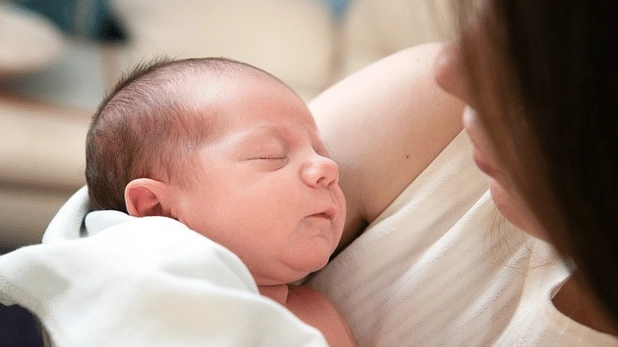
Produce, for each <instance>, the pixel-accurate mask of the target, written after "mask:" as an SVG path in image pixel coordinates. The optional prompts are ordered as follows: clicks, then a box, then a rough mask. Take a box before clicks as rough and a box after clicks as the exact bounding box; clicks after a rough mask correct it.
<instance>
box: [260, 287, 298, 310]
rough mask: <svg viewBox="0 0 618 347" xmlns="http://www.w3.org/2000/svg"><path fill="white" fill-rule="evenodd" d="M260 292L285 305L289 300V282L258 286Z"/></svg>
mask: <svg viewBox="0 0 618 347" xmlns="http://www.w3.org/2000/svg"><path fill="white" fill-rule="evenodd" d="M258 290H259V291H260V294H262V295H264V296H265V297H268V298H271V299H273V300H275V301H276V302H278V303H280V304H282V305H285V304H287V302H288V293H289V291H290V288H289V287H288V285H287V284H278V285H274V286H258Z"/></svg>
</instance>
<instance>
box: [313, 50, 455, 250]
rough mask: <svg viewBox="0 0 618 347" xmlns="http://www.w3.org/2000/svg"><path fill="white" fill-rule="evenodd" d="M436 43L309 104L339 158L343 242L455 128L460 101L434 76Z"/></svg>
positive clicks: (357, 75) (354, 76)
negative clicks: (344, 206)
mask: <svg viewBox="0 0 618 347" xmlns="http://www.w3.org/2000/svg"><path fill="white" fill-rule="evenodd" d="M440 47H441V45H440V44H426V45H421V46H415V47H412V48H409V49H406V50H404V51H401V52H399V53H396V54H394V55H391V56H389V57H387V58H384V59H382V60H380V61H378V62H376V63H374V64H372V65H370V66H368V67H366V68H364V69H363V70H361V71H359V72H357V73H355V74H352V75H351V76H349V77H347V78H345V79H344V80H342V81H341V82H339V83H338V84H336V85H335V86H333V87H331V88H330V89H328V90H326V91H325V92H324V93H322V94H321V95H319V96H318V97H317V98H316V99H314V100H313V101H312V102H311V103H310V104H309V107H310V109H311V111H312V112H313V114H314V116H315V118H316V122H317V124H318V128H319V130H320V133H321V135H322V137H323V139H324V142H325V144H326V146H327V148H328V150H329V152H330V154H331V157H332V158H333V159H334V160H335V161H336V162H337V163H338V164H339V169H340V185H341V187H342V189H343V191H344V193H345V195H346V198H347V203H348V211H347V213H348V215H347V218H346V226H345V230H344V236H343V238H342V242H341V245H342V246H345V245H347V244H348V243H349V242H350V241H351V240H353V239H354V238H355V237H356V236H357V234H358V233H359V232H360V231H361V230H362V229H363V228H364V227H365V226H366V225H367V224H368V223H371V221H373V220H374V219H375V218H376V217H377V216H378V215H379V214H380V213H381V212H382V211H384V209H385V208H386V207H387V206H388V205H389V204H390V203H391V202H392V201H393V200H394V199H395V198H396V197H397V195H399V194H400V193H401V192H402V191H403V190H404V189H405V188H406V187H407V186H408V184H409V183H410V182H412V181H413V180H414V179H415V178H416V177H417V176H418V175H419V174H420V173H421V172H422V171H423V170H424V169H425V168H426V167H427V166H428V165H429V164H430V163H431V161H432V160H433V159H434V158H435V157H436V156H437V155H438V154H439V153H440V152H441V151H442V149H444V147H446V145H447V144H448V143H449V142H450V141H451V140H452V139H453V138H454V137H455V136H456V135H457V134H458V133H459V132H460V131H461V129H462V126H461V122H460V119H461V113H462V109H463V104H462V103H461V102H460V101H459V100H457V99H455V98H454V97H452V96H450V95H448V94H446V93H445V92H444V91H442V90H441V89H440V88H439V87H438V86H437V84H436V83H435V81H434V78H433V61H434V58H435V56H436V54H437V53H438V51H439V49H440Z"/></svg>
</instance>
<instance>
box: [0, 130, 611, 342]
mask: <svg viewBox="0 0 618 347" xmlns="http://www.w3.org/2000/svg"><path fill="white" fill-rule="evenodd" d="M469 151H470V145H469V143H468V140H467V138H466V137H465V135H460V136H458V137H457V138H456V139H455V140H454V141H453V142H452V143H451V144H450V145H449V146H448V147H447V148H446V149H445V150H444V151H443V153H441V154H440V156H439V157H438V158H437V159H436V160H435V161H434V162H433V163H432V164H431V165H430V167H429V168H428V169H427V170H425V172H423V174H422V175H421V176H420V177H419V178H418V179H417V180H416V181H415V182H413V183H412V184H411V185H410V186H409V187H408V188H406V190H405V191H404V192H403V193H402V194H401V195H400V196H399V197H398V198H397V199H396V200H395V201H394V202H393V203H392V204H391V205H390V206H389V207H388V208H387V210H386V211H384V213H383V214H382V215H381V216H380V217H379V218H378V219H377V220H376V221H375V222H374V223H372V225H370V226H369V228H368V229H367V231H365V233H364V234H363V235H361V236H360V237H359V238H358V239H357V240H356V241H354V242H353V243H352V244H351V245H350V246H349V247H348V248H346V249H345V250H344V251H343V252H342V253H341V254H340V255H339V256H337V257H336V258H335V259H334V260H333V261H332V262H331V263H330V264H329V265H328V266H327V267H326V268H325V269H324V270H322V271H321V272H320V273H318V274H317V275H316V276H314V277H313V278H311V279H310V280H309V284H311V285H313V286H314V287H316V288H317V289H318V290H320V291H322V292H323V293H325V294H326V295H327V296H328V297H329V298H330V300H331V301H332V302H333V303H334V304H335V306H336V307H338V308H339V310H340V311H341V312H342V314H343V316H344V317H345V318H346V320H347V321H348V323H349V324H350V326H351V328H352V331H353V333H354V334H355V337H356V339H357V341H358V344H359V346H486V345H497V346H509V347H510V346H618V342H617V340H616V339H615V338H613V337H611V336H609V335H606V334H602V333H599V332H596V331H593V330H592V329H589V328H587V327H584V326H582V325H580V324H578V323H576V322H574V321H572V320H570V319H569V318H567V317H566V316H564V315H562V314H561V313H560V312H558V311H557V310H556V309H555V308H554V306H553V305H552V303H551V296H552V294H553V293H555V291H556V289H557V288H558V287H559V286H560V284H561V283H563V282H564V280H565V279H566V278H567V276H568V270H567V269H566V267H565V266H563V265H562V264H561V262H560V261H559V260H558V258H557V257H556V256H555V254H554V252H553V250H552V248H551V247H550V246H549V245H547V244H546V243H544V242H542V241H538V240H536V239H534V238H532V237H529V236H527V235H525V234H523V233H522V232H520V231H518V230H516V229H514V228H513V227H512V226H510V225H509V224H507V223H505V222H501V220H500V218H499V217H498V214H497V212H496V210H495V207H494V206H493V204H492V202H491V199H490V197H489V194H488V193H487V182H486V181H485V179H484V178H483V176H482V175H481V174H480V172H479V171H478V170H477V169H476V167H475V166H474V165H473V163H472V162H471V159H470V155H469ZM86 197H87V195H86V191H85V189H82V190H81V191H79V192H78V193H76V195H75V196H74V197H73V198H71V200H69V201H68V202H67V204H66V205H65V206H64V207H63V208H62V209H61V210H60V211H59V212H58V215H57V216H56V218H55V219H54V220H53V221H52V223H51V224H50V226H49V228H48V230H47V231H46V234H45V237H44V240H43V241H44V242H43V244H42V245H34V246H29V247H25V248H22V249H20V250H17V251H15V252H11V253H9V254H7V255H3V256H1V257H0V302H2V303H4V304H12V303H19V304H20V305H22V306H24V307H26V308H28V309H30V310H31V311H32V312H34V313H35V314H36V315H37V316H38V317H39V318H40V319H41V321H42V323H43V325H44V327H45V328H46V330H47V331H48V332H49V333H50V335H51V338H52V340H53V342H54V343H55V344H56V345H58V346H110V345H111V346H163V345H167V346H169V345H175V346H178V345H181V346H182V345H184V346H191V345H196V346H197V345H199V346H202V345H216V346H225V345H229V346H326V342H325V340H324V339H323V337H322V335H321V334H320V333H319V332H318V331H317V330H316V329H314V328H312V327H310V326H307V325H306V324H304V323H302V322H301V321H300V320H299V319H298V318H296V317H295V316H294V315H293V314H291V313H290V312H289V311H288V310H286V309H285V308H284V307H283V306H281V305H279V304H277V303H275V302H274V301H272V300H270V299H267V298H264V297H262V296H260V295H259V294H258V291H257V286H256V284H255V282H254V281H253V279H252V278H251V275H250V273H249V272H248V270H247V268H246V267H245V266H244V265H243V264H242V263H241V261H240V260H239V259H238V258H237V257H236V256H235V255H234V254H232V253H231V252H229V251H228V250H227V249H225V248H223V247H221V246H219V245H217V244H215V243H214V242H212V241H210V240H208V239H207V238H205V237H203V236H200V235H199V234H197V233H195V232H193V231H191V230H189V229H188V228H186V227H185V226H184V225H182V224H181V223H178V222H176V221H174V220H171V219H168V218H163V217H147V218H139V219H136V218H132V217H129V216H127V215H125V214H122V213H119V212H109V211H108V212H97V213H91V214H89V217H88V218H87V220H86V226H85V228H84V225H83V224H84V223H83V221H84V216H85V215H86V212H87V199H86ZM84 233H86V234H90V235H91V236H89V237H82V236H83V235H84Z"/></svg>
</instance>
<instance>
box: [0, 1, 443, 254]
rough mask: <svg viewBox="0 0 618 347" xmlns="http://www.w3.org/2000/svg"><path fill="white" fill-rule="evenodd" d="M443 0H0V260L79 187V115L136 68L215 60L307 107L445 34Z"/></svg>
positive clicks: (30, 238) (35, 236)
mask: <svg viewBox="0 0 618 347" xmlns="http://www.w3.org/2000/svg"><path fill="white" fill-rule="evenodd" d="M448 1H449V0H154V1H153V0H66V1H54V0H47V1H45V0H13V1H8V0H0V254H1V253H3V252H7V251H9V250H11V249H14V248H16V247H20V246H23V245H28V244H32V243H38V242H40V239H41V235H42V234H43V232H44V230H45V228H46V226H47V224H48V223H49V221H50V219H51V218H52V217H53V215H54V214H55V213H56V211H57V210H58V208H59V207H60V206H61V205H62V203H63V202H64V201H65V200H66V199H67V198H68V197H69V196H70V195H71V194H72V193H73V192H75V191H76V190H77V189H79V188H80V187H81V186H82V185H83V184H84V178H83V170H84V141H85V134H86V131H87V127H88V123H89V119H90V116H91V115H92V114H93V112H94V111H95V110H96V107H97V106H98V104H99V102H100V101H101V100H102V98H103V97H104V96H105V94H106V92H107V91H108V90H109V89H110V88H111V87H112V86H113V85H114V83H115V82H116V81H117V80H118V78H119V77H120V76H121V75H122V74H123V73H125V72H126V71H128V70H130V68H131V67H132V66H134V65H135V64H136V63H138V62H140V61H147V60H149V59H151V58H153V57H158V56H161V55H165V56H168V57H171V58H183V57H192V56H226V57H230V58H233V59H237V60H241V61H245V62H247V63H250V64H253V65H256V66H259V67H261V68H263V69H265V70H267V71H269V72H271V73H273V74H274V75H275V76H277V77H279V78H280V79H282V80H283V81H284V82H286V83H287V84H288V85H290V86H291V87H292V88H293V89H295V90H296V91H297V92H298V93H299V94H300V95H301V96H302V97H303V98H304V99H305V100H306V101H309V100H311V99H312V98H313V97H314V96H316V95H317V94H318V93H320V91H322V90H324V89H325V88H327V87H328V86H330V85H332V84H333V83H335V82H337V81H338V80H340V79H341V78H343V77H345V76H347V75H348V74H350V73H352V72H354V71H356V70H358V69H360V68H362V67H363V66H366V65H368V64H370V63H371V62H373V61H375V60H378V59H380V58H382V57H384V56H387V55H389V54H391V53H394V52H396V51H398V50H401V49H403V48H406V47H409V46H413V45H417V44H420V43H425V42H430V41H444V40H446V39H449V38H450V37H451V36H452V28H451V27H450V26H449V25H448V23H450V22H451V18H450V16H449V13H448V11H447V8H448V4H447V2H448Z"/></svg>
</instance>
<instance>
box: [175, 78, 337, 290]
mask: <svg viewBox="0 0 618 347" xmlns="http://www.w3.org/2000/svg"><path fill="white" fill-rule="evenodd" d="M221 84H222V88H223V92H222V93H221V94H219V95H218V96H217V103H218V105H219V106H217V108H218V109H219V110H220V112H221V114H222V115H223V116H222V118H223V119H225V121H224V122H225V125H224V126H223V131H222V132H221V133H220V134H219V135H217V136H216V138H215V139H213V140H212V141H209V142H208V144H206V145H204V146H203V147H202V148H201V149H200V150H199V151H198V153H197V156H198V158H197V160H196V161H195V163H194V164H192V165H191V166H190V167H189V168H188V170H191V171H192V172H190V173H189V175H188V176H189V177H194V178H195V180H194V181H192V183H191V184H190V185H188V187H187V188H182V187H179V186H176V187H175V188H174V189H175V192H174V195H175V196H176V198H175V200H176V208H177V210H176V211H175V216H176V217H177V218H178V219H179V220H180V221H181V222H183V223H185V224H186V225H188V226H189V227H190V228H192V229H193V230H195V231H197V232H199V233H201V234H203V235H205V236H207V237H209V238H211V239H212V240H214V241H216V242H219V243H221V244H222V245H224V246H226V247H227V248H229V249H230V250H231V251H233V252H234V253H235V254H236V255H238V256H239V257H240V258H241V259H242V260H243V261H244V262H245V264H246V265H247V266H248V268H249V270H250V271H251V273H252V274H253V276H254V277H255V279H256V281H257V283H258V284H259V285H271V284H281V283H289V282H292V281H295V280H298V279H300V278H302V277H304V276H306V275H307V274H308V273H310V272H313V271H316V270H318V269H320V268H322V267H323V266H324V265H326V263H327V261H328V258H329V256H330V255H331V254H332V252H333V251H334V249H335V247H336V246H337V243H338V242H339V239H340V237H341V233H342V230H343V224H344V220H345V199H344V196H343V193H342V191H341V188H340V187H339V184H338V181H339V172H338V168H337V164H335V162H334V161H332V160H331V159H330V158H328V154H327V152H326V149H325V147H324V144H323V143H322V141H321V140H320V138H319V137H318V134H317V128H316V125H315V122H314V120H313V117H312V115H311V114H310V112H309V110H308V109H307V107H306V106H305V103H304V102H303V101H302V100H301V99H300V98H298V97H297V96H296V95H295V94H294V93H293V92H291V91H290V90H288V89H287V88H286V87H284V86H282V85H280V84H278V83H276V82H274V81H268V80H264V79H257V78H248V79H247V78H243V79H240V78H237V79H223V80H222V81H221Z"/></svg>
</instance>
